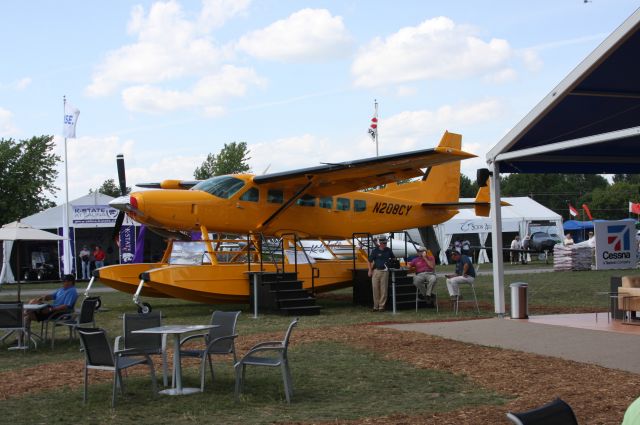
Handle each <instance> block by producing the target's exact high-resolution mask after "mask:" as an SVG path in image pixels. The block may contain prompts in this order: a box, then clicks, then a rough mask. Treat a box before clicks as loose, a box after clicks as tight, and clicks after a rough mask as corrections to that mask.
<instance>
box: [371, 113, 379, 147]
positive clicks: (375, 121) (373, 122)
mask: <svg viewBox="0 0 640 425" xmlns="http://www.w3.org/2000/svg"><path fill="white" fill-rule="evenodd" d="M369 134H370V135H371V138H372V139H373V140H374V141H375V140H376V136H377V135H378V118H376V117H373V118H371V125H370V126H369Z"/></svg>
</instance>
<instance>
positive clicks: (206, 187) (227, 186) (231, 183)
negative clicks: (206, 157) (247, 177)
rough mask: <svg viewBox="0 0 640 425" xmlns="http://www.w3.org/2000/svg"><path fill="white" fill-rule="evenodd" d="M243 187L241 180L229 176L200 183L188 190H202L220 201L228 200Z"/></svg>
mask: <svg viewBox="0 0 640 425" xmlns="http://www.w3.org/2000/svg"><path fill="white" fill-rule="evenodd" d="M244 185H245V182H244V181H243V180H240V179H238V178H236V177H231V176H216V177H212V178H210V179H208V180H204V181H201V182H200V183H198V184H197V185H195V186H193V187H192V188H191V189H190V190H202V191H204V192H207V193H210V194H212V195H213V196H217V197H218V198H222V199H229V198H230V197H232V196H233V194H234V193H236V192H237V191H239V190H240V189H242V188H243V187H244Z"/></svg>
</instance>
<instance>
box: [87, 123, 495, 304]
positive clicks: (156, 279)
mask: <svg viewBox="0 0 640 425" xmlns="http://www.w3.org/2000/svg"><path fill="white" fill-rule="evenodd" d="M461 144H462V136H461V135H459V134H455V133H449V132H445V134H444V135H443V137H442V139H441V141H440V143H439V145H438V146H437V147H435V148H431V149H423V150H417V151H412V152H406V153H400V154H393V155H385V156H379V157H374V158H366V159H360V160H355V161H350V162H341V163H333V164H323V165H320V166H316V167H310V168H304V169H298V170H293V171H287V172H279V173H272V174H265V175H251V174H234V175H223V176H217V177H213V178H210V179H207V180H203V181H183V180H164V181H162V182H161V183H150V184H138V185H137V186H138V187H143V188H152V189H157V190H144V191H138V192H133V193H131V194H130V195H128V196H122V197H119V198H116V199H114V200H113V201H112V202H111V203H110V205H111V206H113V207H114V208H117V209H119V210H120V214H119V216H118V219H117V222H116V232H118V231H119V226H120V225H121V224H122V220H123V219H124V214H127V215H128V216H129V217H131V218H132V219H133V220H135V221H137V222H139V223H141V224H144V225H146V226H147V227H148V228H150V229H151V230H153V231H156V232H158V233H159V234H161V235H163V236H164V237H166V239H167V241H168V243H167V249H166V251H165V253H164V257H163V259H162V260H161V261H160V262H158V263H141V264H121V265H112V266H106V267H103V268H100V269H98V270H96V271H95V272H94V278H97V279H99V281H101V282H102V283H104V284H106V285H108V286H111V287H113V288H115V289H117V290H120V291H124V292H128V293H132V294H135V296H134V301H135V302H136V303H137V304H138V305H139V306H140V305H142V304H141V303H140V302H139V297H140V296H149V297H175V298H181V299H185V300H190V301H195V302H203V303H219V302H248V301H249V296H250V291H251V290H250V286H251V280H250V279H251V278H250V276H251V275H252V273H255V272H284V271H291V270H293V269H295V271H296V272H297V274H298V279H299V280H301V281H303V287H304V288H305V289H313V290H314V291H318V292H321V291H328V290H332V289H337V288H341V287H345V286H350V285H351V283H352V270H353V269H354V268H364V267H366V261H367V252H365V251H364V250H362V249H360V247H359V246H356V245H355V244H354V246H353V253H354V255H353V256H352V257H351V258H350V259H348V260H346V259H344V257H342V258H338V256H334V258H329V259H326V258H325V259H321V260H317V261H313V260H310V259H309V258H308V256H307V255H306V252H305V250H304V247H302V245H300V244H299V239H304V238H310V239H314V240H319V241H321V243H324V241H329V240H331V241H335V240H351V241H354V235H358V234H360V235H364V234H366V235H371V234H380V233H385V232H390V231H401V230H403V229H408V228H413V227H422V226H430V225H434V224H439V223H442V222H445V221H447V220H449V219H450V218H451V217H453V216H454V215H456V214H457V213H458V209H459V208H470V207H475V208H476V212H477V213H478V214H482V215H487V214H488V211H489V193H488V187H487V186H486V178H485V182H484V183H480V182H479V183H480V184H481V186H483V187H481V188H480V191H479V192H478V196H477V197H476V200H475V202H469V203H460V202H458V201H459V192H460V161H461V160H463V159H467V158H471V157H474V156H475V155H473V154H470V153H467V152H464V151H462V150H461ZM425 169H426V171H425ZM118 174H119V179H120V186H121V189H122V190H123V193H124V190H125V188H126V183H125V181H124V162H123V161H121V160H120V159H119V162H118ZM479 175H480V173H479ZM486 177H488V175H487V176H486ZM374 187H382V188H378V189H373V190H370V189H371V188H374ZM367 189H369V190H367ZM191 232H200V233H201V235H202V241H201V242H199V244H200V246H201V247H202V251H203V252H201V253H200V255H199V256H196V261H193V262H191V263H189V262H187V264H185V262H176V261H172V253H174V252H175V251H176V247H177V246H178V244H180V243H184V242H181V240H189V239H190V236H189V235H190V233H191ZM223 234H233V235H245V236H243V237H237V236H236V239H235V240H231V241H230V240H229V238H225V237H222V236H221V235H223ZM214 235H215V236H214ZM264 236H268V237H271V238H275V240H276V241H279V242H278V243H279V244H280V249H281V250H282V255H280V256H279V257H277V258H278V259H277V260H273V261H265V255H264V254H265V253H264V249H263V241H264V238H263V237H264ZM187 243H193V242H187ZM325 246H326V248H327V250H328V251H329V252H331V246H330V244H329V243H327V244H325ZM230 247H231V248H230ZM343 248H344V246H343ZM297 250H300V252H297ZM301 254H302V255H301ZM198 258H199V259H200V260H201V261H200V260H198ZM305 260H308V261H305ZM147 307H148V306H147Z"/></svg>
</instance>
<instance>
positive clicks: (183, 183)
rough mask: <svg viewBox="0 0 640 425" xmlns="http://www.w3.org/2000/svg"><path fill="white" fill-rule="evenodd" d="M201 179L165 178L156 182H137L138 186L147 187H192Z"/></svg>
mask: <svg viewBox="0 0 640 425" xmlns="http://www.w3.org/2000/svg"><path fill="white" fill-rule="evenodd" d="M198 183H200V180H163V181H161V182H155V183H136V186H138V187H144V188H146V189H191V188H192V187H193V186H195V185H197V184H198Z"/></svg>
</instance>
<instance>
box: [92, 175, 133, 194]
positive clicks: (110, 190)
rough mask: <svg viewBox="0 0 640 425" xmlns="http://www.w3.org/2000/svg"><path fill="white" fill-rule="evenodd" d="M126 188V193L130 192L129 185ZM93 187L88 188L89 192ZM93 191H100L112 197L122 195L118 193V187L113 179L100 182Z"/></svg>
mask: <svg viewBox="0 0 640 425" xmlns="http://www.w3.org/2000/svg"><path fill="white" fill-rule="evenodd" d="M126 188H127V193H129V192H131V188H130V187H129V186H127V187H126ZM93 192H94V190H93V189H89V193H93ZM95 192H98V193H102V194H104V195H108V196H111V197H113V198H117V197H118V196H122V194H121V193H120V187H119V186H118V185H117V184H116V181H115V180H114V179H107V180H105V181H104V182H103V183H102V186H100V187H99V188H98V189H97V190H96V191H95Z"/></svg>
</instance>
